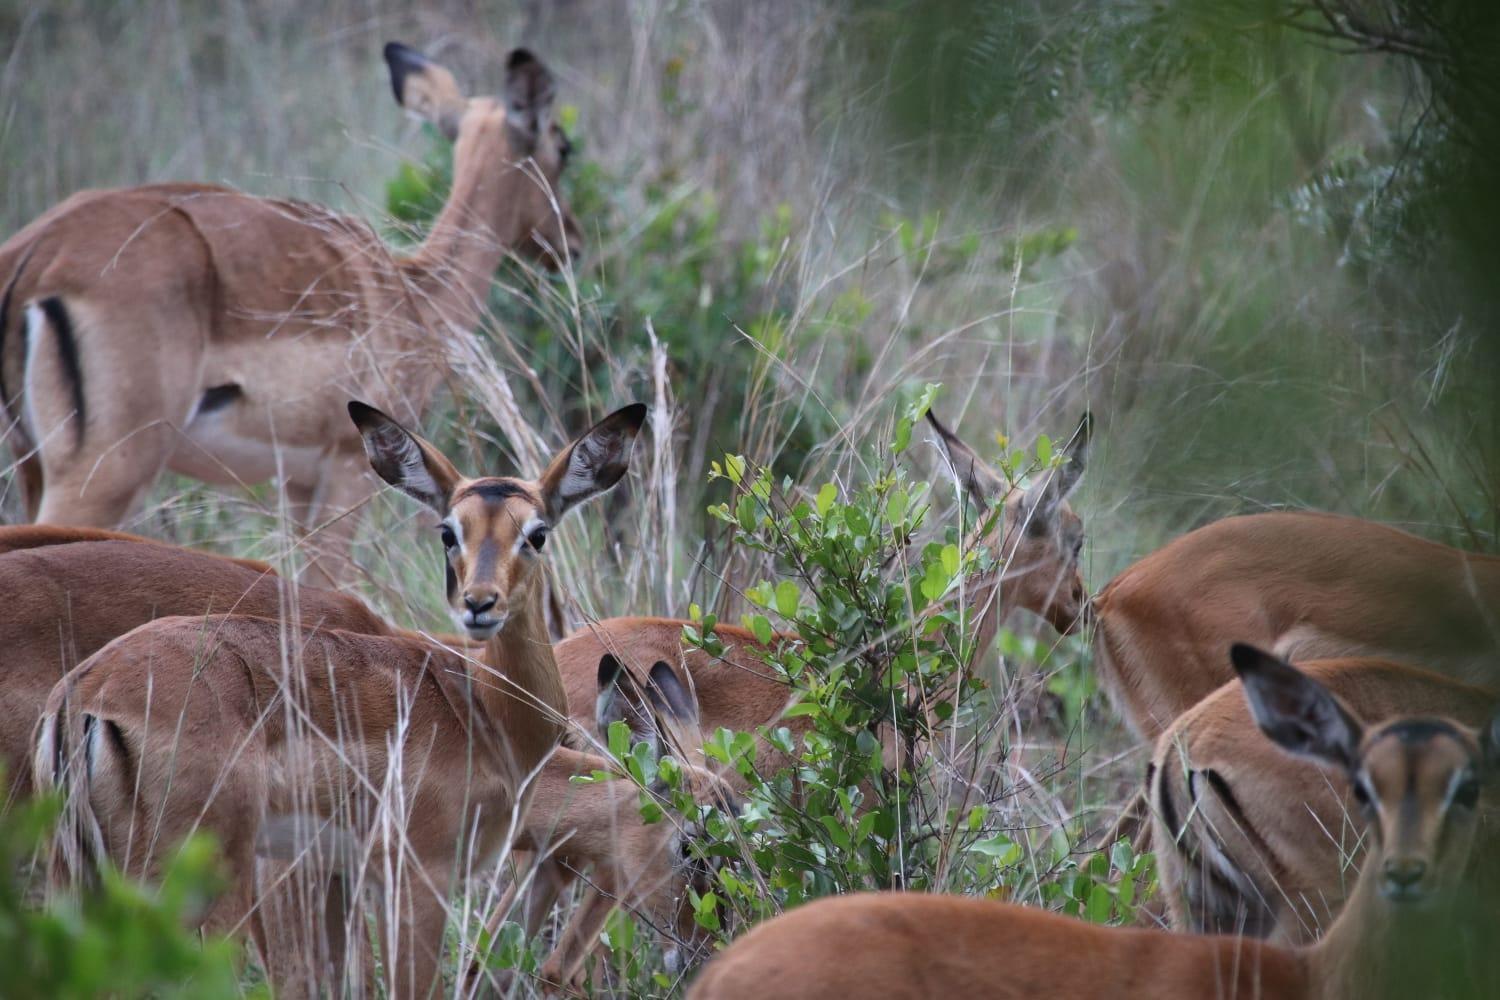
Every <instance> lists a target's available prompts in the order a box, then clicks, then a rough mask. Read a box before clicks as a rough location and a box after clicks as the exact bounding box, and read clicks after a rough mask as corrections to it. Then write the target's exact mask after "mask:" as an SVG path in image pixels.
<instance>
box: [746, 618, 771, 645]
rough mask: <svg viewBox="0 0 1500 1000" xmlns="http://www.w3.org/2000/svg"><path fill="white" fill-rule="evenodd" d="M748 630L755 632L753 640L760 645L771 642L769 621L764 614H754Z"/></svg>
mask: <svg viewBox="0 0 1500 1000" xmlns="http://www.w3.org/2000/svg"><path fill="white" fill-rule="evenodd" d="M750 631H751V632H754V633H755V641H756V642H758V643H760V644H761V645H762V646H769V645H770V644H771V622H770V621H769V620H768V619H767V618H766V616H765V615H754V616H752V617H751V619H750Z"/></svg>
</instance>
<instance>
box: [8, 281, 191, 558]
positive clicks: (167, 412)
mask: <svg viewBox="0 0 1500 1000" xmlns="http://www.w3.org/2000/svg"><path fill="white" fill-rule="evenodd" d="M174 318H175V317H174ZM144 322H145V323H146V324H147V326H148V328H149V329H148V331H147V335H146V336H143V337H139V338H134V337H121V336H118V334H120V333H122V332H126V331H119V330H114V329H107V328H106V327H104V326H103V325H101V324H100V323H98V322H96V321H95V319H94V317H93V313H92V310H91V309H90V308H89V307H88V305H87V304H86V303H80V302H77V301H74V300H71V299H70V300H66V301H65V300H64V299H62V298H60V297H57V296H51V297H47V298H44V299H41V300H39V301H37V302H33V303H31V304H30V305H28V306H27V308H26V336H27V352H26V367H25V379H24V399H23V406H22V409H23V413H24V416H25V421H26V431H27V436H28V437H29V438H30V439H31V440H33V441H35V442H37V444H38V447H39V451H40V456H39V457H40V461H41V476H40V479H41V486H42V489H41V496H40V499H39V500H38V502H37V510H36V520H37V521H39V522H42V523H45V524H72V525H81V526H88V527H99V528H113V527H117V526H119V524H120V523H121V522H122V521H124V519H125V518H126V517H127V516H128V515H129V514H130V512H131V511H132V510H133V509H134V508H135V507H136V506H137V505H138V504H139V503H140V502H141V500H142V499H143V498H144V496H145V494H146V492H147V491H148V490H149V489H150V488H151V486H152V484H153V483H155V482H156V479H157V478H158V477H159V476H160V475H161V472H162V470H163V469H164V468H166V465H167V459H168V457H169V456H170V454H171V452H172V449H173V447H174V445H175V443H176V430H175V425H176V422H177V421H179V420H181V419H183V417H184V416H186V414H187V412H188V410H189V408H190V407H191V405H192V394H193V392H194V391H195V388H194V387H195V386H196V383H197V376H198V372H197V368H198V359H199V352H198V351H195V350H191V349H185V348H187V346H188V345H187V344H186V343H183V344H177V345H176V346H175V347H173V348H172V349H167V348H166V347H165V345H163V346H162V349H161V350H159V351H158V350H156V349H155V345H156V342H157V341H158V340H159V339H160V330H161V329H162V326H161V325H158V324H153V323H151V321H150V317H149V316H148V317H147V318H146V319H145V320H144ZM178 325H179V326H180V322H179V323H178ZM130 332H132V333H133V331H130ZM101 333H102V334H103V335H101ZM127 343H129V344H133V345H134V348H133V350H131V351H130V352H129V353H128V354H125V353H123V352H124V351H125V348H124V347H123V346H122V345H124V344H127ZM142 352H145V353H146V354H147V355H149V358H148V359H143V358H142V357H141V356H140V355H141V353H142ZM143 360H149V363H148V364H142V361H143Z"/></svg>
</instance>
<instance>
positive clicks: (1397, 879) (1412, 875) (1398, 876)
mask: <svg viewBox="0 0 1500 1000" xmlns="http://www.w3.org/2000/svg"><path fill="white" fill-rule="evenodd" d="M1426 874H1427V862H1425V861H1423V860H1422V859H1421V858H1391V859H1390V860H1389V861H1387V862H1386V863H1385V878H1386V881H1387V882H1390V883H1391V884H1393V885H1399V886H1401V887H1402V888H1403V889H1405V888H1408V887H1409V886H1413V885H1416V884H1417V883H1418V882H1420V881H1422V876H1424V875H1426Z"/></svg>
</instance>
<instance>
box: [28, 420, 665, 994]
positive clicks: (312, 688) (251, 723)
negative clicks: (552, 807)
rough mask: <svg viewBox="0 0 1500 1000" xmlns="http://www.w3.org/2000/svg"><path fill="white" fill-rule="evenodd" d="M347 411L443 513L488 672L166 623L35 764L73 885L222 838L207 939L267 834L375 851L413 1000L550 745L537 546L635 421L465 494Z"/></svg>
mask: <svg viewBox="0 0 1500 1000" xmlns="http://www.w3.org/2000/svg"><path fill="white" fill-rule="evenodd" d="M349 412H350V415H351V417H352V418H353V419H354V421H355V424H356V425H357V426H358V427H359V429H360V433H361V436H362V438H363V440H364V446H365V449H366V452H367V454H368V457H369V460H370V463H371V465H372V466H373V468H374V469H375V471H376V472H377V474H379V475H380V476H381V478H382V479H384V480H385V481H386V482H388V483H390V484H391V485H393V486H395V487H397V488H398V489H400V490H402V491H403V492H405V493H407V494H408V495H410V496H412V497H413V498H415V499H417V500H419V501H421V502H422V503H424V504H426V505H427V506H428V507H430V508H432V509H433V510H434V511H435V512H436V513H437V514H438V516H439V517H440V518H441V524H440V529H439V537H440V539H441V541H442V544H443V548H444V553H445V558H446V561H447V566H448V573H447V597H448V603H449V606H450V609H451V611H452V613H453V614H454V616H455V618H456V619H457V620H458V621H459V623H460V624H461V625H462V626H463V628H464V629H465V631H466V632H467V633H468V635H469V637H470V638H471V639H472V640H474V641H476V642H483V643H484V644H485V645H484V654H483V657H482V660H480V661H478V662H475V661H473V660H471V659H470V658H468V657H465V656H462V655H459V654H456V653H451V652H447V651H444V650H440V649H435V648H434V647H433V645H432V644H431V643H428V642H424V641H421V640H418V639H415V638H412V637H408V636H400V635H396V636H371V635H360V634H355V633H352V632H342V631H336V630H323V629H302V630H300V631H292V632H291V634H290V635H289V634H288V630H287V629H286V628H285V626H283V625H282V623H281V622H278V621H274V620H267V619H256V618H249V617H233V616H230V617H219V616H210V617H206V618H171V619H164V620H162V621H159V622H154V623H152V624H149V625H145V626H143V627H141V628H139V629H137V630H135V631H134V632H131V633H129V634H127V635H126V636H123V637H122V638H120V639H117V640H115V641H114V642H112V643H110V644H109V645H107V646H105V647H104V648H103V649H102V650H100V651H99V652H98V653H96V654H94V656H92V657H90V658H89V659H88V660H87V661H86V662H85V663H83V664H82V665H80V666H79V667H78V668H77V669H76V670H74V671H73V672H72V673H71V674H69V675H68V677H67V678H66V680H65V681H63V682H62V683H60V684H59V685H58V687H57V688H56V689H54V690H53V692H52V694H51V696H50V697H49V699H48V702H47V707H46V711H45V714H44V715H43V717H42V720H41V723H40V724H39V727H38V735H37V739H36V751H35V756H34V769H35V774H36V779H37V782H38V784H39V785H43V786H50V787H61V788H65V789H67V791H68V793H69V805H70V808H69V823H68V824H67V827H66V829H65V830H64V831H63V835H62V839H63V844H62V848H63V854H64V858H65V859H66V860H67V861H68V862H70V865H69V867H71V868H73V869H74V870H78V869H80V868H81V869H83V870H84V871H87V869H88V865H89V863H90V860H91V859H96V858H100V857H104V856H107V857H109V858H110V859H112V860H113V861H114V862H115V863H116V864H118V865H119V866H120V867H122V868H123V869H124V870H125V871H127V872H128V873H132V874H146V875H151V874H155V873H157V872H159V870H160V866H161V863H162V861H163V859H164V858H165V857H166V856H167V854H168V852H170V851H171V850H174V849H175V847H176V845H177V844H179V843H180V842H181V841H182V839H183V838H184V837H185V836H186V835H187V834H188V833H190V832H192V831H194V830H198V829H202V830H207V831H209V832H211V833H213V834H214V835H216V837H217V839H218V842H219V845H220V849H221V851H222V852H223V854H224V857H225V862H226V866H227V868H228V872H229V888H228V889H227V890H226V891H225V892H224V893H223V894H222V895H221V896H220V897H218V898H217V899H216V900H214V902H213V903H212V904H211V905H210V906H209V908H208V909H207V911H206V912H205V914H204V915H203V921H202V922H203V926H204V927H205V928H207V929H210V930H216V931H223V930H229V929H233V928H236V927H238V926H240V925H241V923H242V922H244V921H246V920H247V919H250V918H252V917H253V906H254V902H255V851H256V846H257V843H258V842H260V841H261V840H262V839H263V835H265V834H266V833H267V831H268V830H271V829H272V828H274V827H275V826H276V825H277V824H278V823H284V822H286V821H290V822H293V823H295V822H300V821H303V820H304V819H315V820H316V821H317V822H319V823H322V824H326V825H328V826H330V827H333V828H335V831H336V832H341V833H346V834H347V835H348V836H349V837H352V838H353V839H354V841H355V842H357V843H360V844H366V845H368V851H367V853H366V854H365V855H364V856H363V858H364V865H363V867H362V871H361V874H362V875H363V876H364V877H366V878H368V879H370V880H372V881H375V882H376V883H377V884H379V885H380V886H381V888H382V889H383V891H384V895H385V900H386V903H385V905H384V906H382V908H381V911H380V917H381V927H380V933H381V941H382V943H383V945H384V948H385V955H386V961H385V970H386V971H385V974H386V978H387V984H386V985H387V992H389V993H390V994H392V995H397V996H413V995H419V996H420V995H427V994H428V993H429V992H430V991H431V989H432V988H433V986H434V983H435V977H436V974H437V968H438V960H439V956H440V954H441V950H442V940H443V929H444V926H445V923H446V918H447V904H448V900H449V897H450V894H451V890H452V888H453V886H454V885H455V884H456V880H457V879H458V878H459V877H460V875H461V874H462V872H463V870H464V869H465V867H466V865H467V864H468V863H469V862H470V861H472V860H474V859H483V858H485V857H488V856H491V855H493V854H494V853H495V852H496V851H498V850H499V849H500V848H501V847H502V846H503V844H504V841H505V839H506V837H507V835H508V834H509V833H511V832H512V830H513V828H514V825H515V817H516V816H517V815H520V814H523V813H524V812H525V808H526V798H527V795H528V789H529V787H530V781H529V779H530V777H531V775H532V774H533V773H534V772H535V771H536V770H537V769H538V768H539V766H540V765H541V764H542V763H543V762H544V761H545V760H546V758H547V756H548V755H549V754H551V752H552V751H553V749H554V748H555V747H556V746H557V743H558V741H559V738H560V736H561V735H562V732H563V724H564V719H565V717H566V710H567V705H566V702H565V700H564V695H563V688H562V681H561V678H560V677H559V676H558V672H557V664H556V661H555V660H554V658H553V653H552V646H551V644H550V642H549V641H548V638H547V633H546V626H545V621H544V618H545V615H544V611H543V606H542V605H543V600H542V587H541V575H542V574H541V565H542V563H541V560H542V556H543V546H544V545H545V542H546V540H547V535H548V533H549V531H550V530H551V529H552V527H553V526H554V525H555V524H556V523H557V522H558V521H559V520H560V519H561V518H562V517H563V516H564V515H565V514H566V513H567V512H568V511H569V510H571V509H572V508H573V507H575V506H577V505H578V504H580V503H582V502H584V501H586V500H588V499H590V498H591V497H593V496H596V495H598V494H599V493H602V492H604V491H605V490H608V489H609V488H611V487H612V486H613V485H614V484H615V483H616V482H618V481H619V479H620V478H621V477H622V476H623V475H624V473H625V470H626V465H627V462H628V459H629V455H630V451H631V448H632V446H633V444H634V441H635V437H636V434H637V432H638V431H639V429H640V426H641V423H642V421H643V420H644V418H645V407H644V406H640V405H634V406H629V407H626V408H625V409H623V410H620V411H617V412H616V413H614V414H611V415H610V416H608V417H606V418H605V419H604V420H602V421H600V422H599V423H598V424H596V425H595V426H594V427H593V428H592V429H591V430H589V431H588V432H587V433H586V434H584V435H583V436H582V437H580V438H578V439H577V440H576V441H574V442H573V443H572V444H571V445H569V446H568V447H567V448H565V449H564V450H563V451H562V452H561V453H559V454H558V455H557V457H556V458H554V459H553V461H552V462H551V464H550V465H549V466H548V467H547V469H546V471H545V472H543V473H542V475H541V476H540V477H539V478H538V479H536V480H531V481H528V480H521V479H515V478H506V477H481V478H478V479H467V478H465V477H463V476H461V475H460V474H459V473H458V472H457V470H456V469H455V468H454V467H453V465H452V463H450V462H449V461H448V459H447V458H445V457H444V456H443V455H442V454H441V453H440V452H438V451H437V450H436V449H435V448H434V447H433V446H432V445H430V444H428V443H427V442H426V441H424V440H422V439H421V438H419V437H416V436H415V435H413V434H411V433H410V432H408V431H406V430H405V429H404V428H403V427H401V425H399V424H398V423H396V422H395V421H394V420H392V419H390V418H389V417H387V416H386V415H385V414H383V413H381V412H380V411H378V410H376V409H374V408H372V407H369V406H366V405H364V404H361V403H351V404H349ZM251 929H252V933H255V934H256V937H257V939H258V943H260V944H261V946H262V948H263V949H265V948H266V943H265V942H266V935H265V934H264V933H263V932H261V931H259V930H258V928H257V927H256V922H255V921H254V920H253V919H251ZM332 936H334V935H333V934H332V933H330V937H332ZM271 964H272V965H273V968H274V965H275V963H271Z"/></svg>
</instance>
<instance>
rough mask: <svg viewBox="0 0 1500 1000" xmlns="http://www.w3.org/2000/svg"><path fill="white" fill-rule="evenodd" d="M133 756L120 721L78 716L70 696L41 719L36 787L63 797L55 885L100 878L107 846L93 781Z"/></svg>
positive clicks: (124, 767) (123, 767)
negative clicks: (69, 702) (73, 713)
mask: <svg viewBox="0 0 1500 1000" xmlns="http://www.w3.org/2000/svg"><path fill="white" fill-rule="evenodd" d="M129 762H130V755H129V750H128V748H127V747H126V745H125V738H124V734H123V733H122V732H121V730H120V727H119V726H118V725H117V724H116V723H114V722H112V721H110V720H108V719H100V718H99V717H98V716H95V715H89V714H87V713H85V714H82V715H80V716H78V717H77V718H76V721H75V719H74V717H73V716H71V715H70V714H69V713H68V710H67V703H66V701H65V702H64V703H63V704H62V705H61V706H59V707H58V708H57V709H55V710H53V711H49V712H47V713H46V714H44V715H43V716H42V718H41V721H40V722H39V723H38V724H37V731H36V740H35V750H34V755H33V758H32V773H33V775H34V776H35V780H36V787H37V791H38V792H39V793H41V794H47V793H51V794H54V795H57V796H58V797H60V798H61V799H62V802H63V809H62V816H61V819H60V820H59V823H58V829H57V835H56V837H55V838H54V846H53V853H52V862H51V877H52V882H53V885H54V886H59V885H63V884H66V883H72V884H74V885H82V886H86V887H89V888H92V887H94V886H95V885H96V884H97V882H98V875H99V869H100V868H101V867H102V866H103V864H104V863H105V861H106V860H107V859H108V857H109V851H108V848H107V846H106V843H105V839H104V830H103V828H102V827H101V826H100V824H99V817H98V813H97V811H96V810H95V808H94V801H93V792H94V788H95V784H96V781H98V780H99V779H100V778H101V777H102V776H103V775H104V774H105V773H111V772H112V773H117V774H120V775H122V776H123V775H125V774H127V773H128V769H129Z"/></svg>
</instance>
